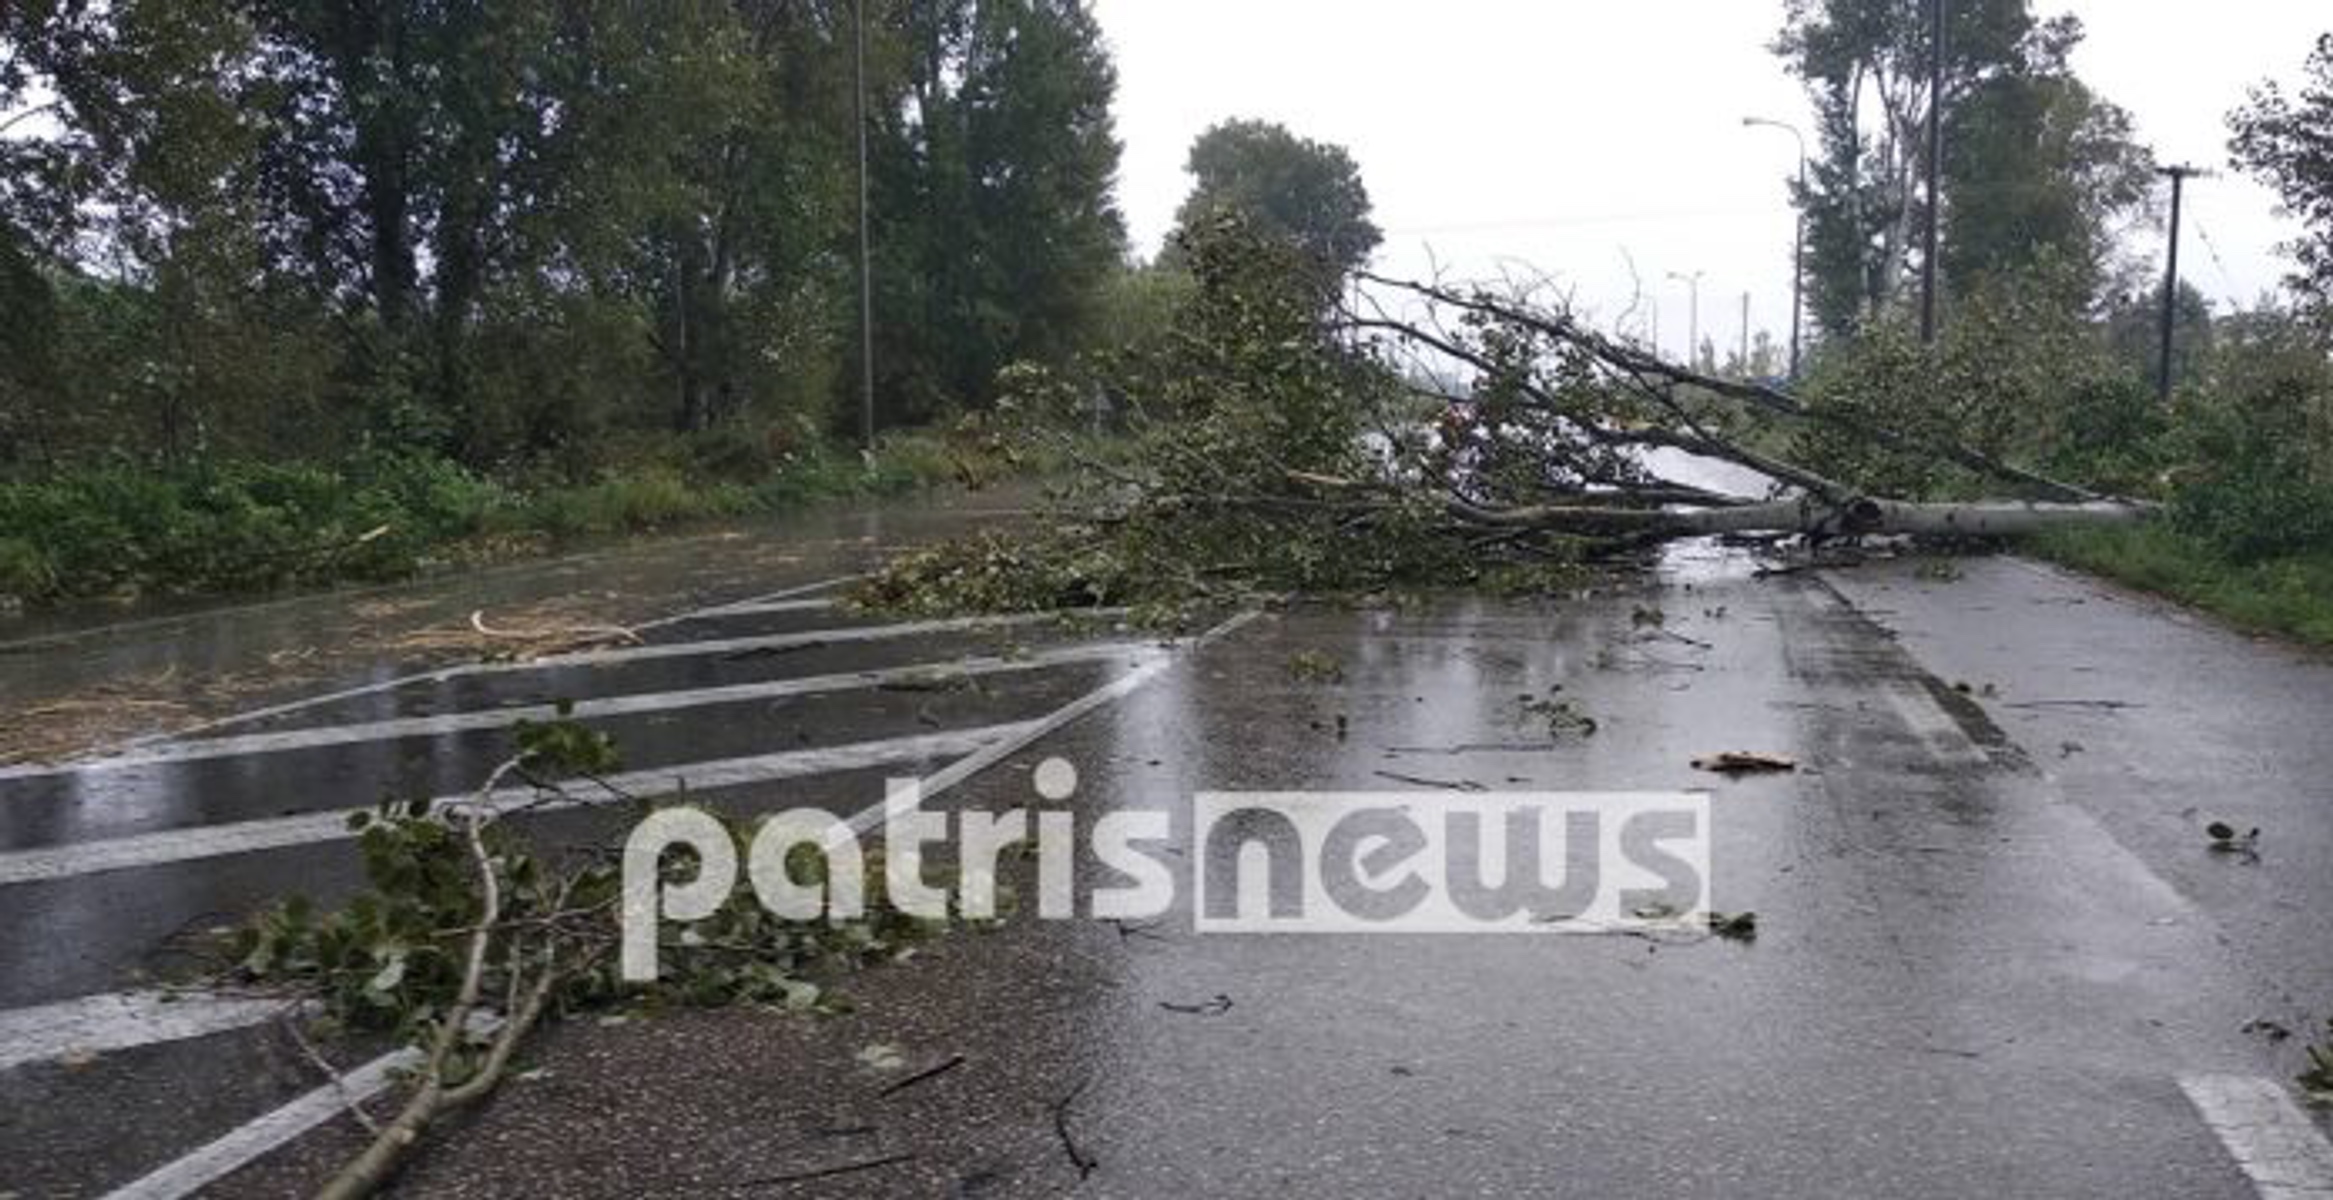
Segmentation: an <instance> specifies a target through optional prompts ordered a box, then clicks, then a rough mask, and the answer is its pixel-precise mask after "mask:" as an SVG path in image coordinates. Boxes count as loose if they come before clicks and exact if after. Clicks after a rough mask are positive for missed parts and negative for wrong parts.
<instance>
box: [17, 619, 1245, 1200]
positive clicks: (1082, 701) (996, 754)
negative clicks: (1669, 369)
mask: <svg viewBox="0 0 2333 1200" xmlns="http://www.w3.org/2000/svg"><path fill="white" fill-rule="evenodd" d="M1256 616H1257V614H1256V613H1254V612H1243V613H1239V614H1237V615H1235V616H1233V617H1231V618H1230V619H1229V620H1226V621H1224V622H1223V623H1221V624H1219V625H1217V626H1216V627H1215V628H1213V629H1210V630H1208V631H1207V632H1206V633H1204V634H1202V635H1200V636H1199V637H1198V638H1196V639H1194V640H1193V641H1192V642H1190V643H1189V649H1193V650H1196V649H1198V648H1200V647H1202V646H1205V645H1207V644H1208V643H1210V642H1213V641H1216V640H1217V639H1219V638H1222V637H1225V636H1227V635H1229V634H1231V633H1232V632H1234V631H1235V630H1237V629H1239V628H1240V627H1241V626H1243V625H1246V624H1247V623H1248V622H1249V621H1252V620H1254V619H1255V618H1256ZM1174 661H1175V660H1174V659H1169V658H1161V659H1158V660H1154V661H1152V662H1149V663H1146V664H1144V665H1143V666H1141V667H1138V668H1136V669H1134V670H1132V671H1129V672H1127V673H1126V674H1125V675H1123V676H1120V677H1119V678H1118V679H1115V680H1113V681H1111V682H1110V683H1109V684H1106V685H1104V686H1103V687H1100V688H1097V689H1095V690H1094V691H1091V692H1088V693H1087V694H1085V695H1084V696H1081V697H1079V698H1077V699H1076V700H1073V701H1070V702H1069V703H1068V704H1066V705H1063V706H1062V707H1061V708H1059V709H1056V710H1055V711H1053V712H1052V713H1050V714H1048V715H1046V716H1044V717H1041V718H1039V719H1037V720H1035V721H1029V722H1024V723H1022V724H1020V725H1017V726H998V727H995V732H997V733H998V734H999V736H998V737H996V738H995V739H994V740H993V741H991V742H989V743H987V744H985V745H983V746H981V747H978V748H975V749H973V750H972V751H971V753H970V755H969V756H968V757H966V758H963V759H961V760H959V761H957V762H954V763H951V764H949V765H948V766H947V767H944V768H942V769H941V770H939V771H937V772H934V773H933V774H931V775H929V776H926V777H925V778H924V780H923V785H922V789H921V791H922V794H923V795H925V796H933V795H937V794H939V793H941V792H944V791H946V790H948V789H949V788H952V787H954V786H956V785H957V784H959V783H962V782H964V781H965V780H966V779H969V778H971V777H972V776H973V775H974V774H976V773H978V772H979V771H981V770H984V769H986V768H987V767H990V766H993V765H995V764H996V763H997V762H999V761H1001V760H1002V759H1003V758H1004V757H1005V756H1006V755H1009V754H1012V753H1014V752H1016V751H1018V750H1020V749H1022V748H1024V747H1026V746H1028V745H1029V744H1030V743H1031V742H1034V741H1036V740H1037V739H1038V738H1041V737H1043V736H1045V735H1046V734H1048V733H1051V732H1053V731H1055V730H1058V729H1060V728H1061V727H1063V726H1065V725H1067V724H1069V723H1070V722H1072V721H1075V720H1077V719H1078V718H1079V717H1082V716H1085V715H1086V714H1088V713H1090V712H1093V711H1094V710H1096V709H1098V708H1101V707H1102V706H1104V705H1106V704H1109V703H1110V702H1112V701H1114V700H1117V699H1119V698H1121V697H1124V696H1126V695H1129V694H1131V693H1132V692H1133V691H1134V690H1135V689H1136V688H1139V687H1141V686H1142V685H1143V684H1145V683H1148V682H1149V681H1150V680H1152V679H1155V678H1157V677H1158V675H1159V674H1160V673H1162V672H1164V671H1165V670H1166V669H1167V667H1168V666H1170V665H1172V664H1173V662H1174ZM691 784H692V786H696V787H706V786H716V785H711V784H706V783H703V782H701V781H698V780H695V779H692V780H691ZM890 806H891V802H890V801H886V802H885V803H884V804H881V805H876V806H875V807H873V808H870V809H868V810H866V811H864V812H861V813H859V814H858V815H857V816H856V817H854V818H852V821H851V824H852V826H853V827H854V828H859V829H864V828H866V827H867V826H869V825H872V824H874V823H876V822H879V821H880V820H881V819H882V814H883V813H885V812H887V811H888V810H889V809H890ZM0 862H4V860H0ZM4 880H5V876H4V875H0V881H4ZM420 1061H421V1053H420V1051H418V1050H413V1049H406V1050H400V1051H396V1052H394V1053H391V1054H387V1055H384V1056H382V1057H380V1058H377V1059H375V1060H373V1061H372V1062H370V1063H367V1064H366V1065H364V1066H363V1067H360V1068H358V1069H357V1070H355V1071H352V1072H350V1073H349V1074H348V1075H346V1076H344V1077H343V1079H342V1080H341V1081H340V1082H339V1083H335V1084H327V1085H325V1086H324V1087H320V1088H318V1089H316V1090H315V1091H313V1092H310V1093H308V1094H307V1095H305V1096H302V1097H300V1098H299V1099H297V1100H294V1101H292V1102H291V1103H290V1104H286V1105H284V1106H283V1107H282V1108H278V1109H276V1110H275V1111H273V1112H270V1113H267V1114H265V1115H263V1116H261V1117H259V1118H258V1119H257V1120H254V1121H252V1122H251V1123H250V1124H247V1125H244V1126H242V1127H241V1128H239V1129H236V1130H234V1131H232V1132H230V1133H228V1134H227V1135H225V1136H224V1137H221V1138H219V1139H218V1140H217V1141H214V1142H211V1143H210V1144H209V1145H206V1146H204V1147H202V1148H201V1149H198V1150H196V1151H195V1152H194V1153H192V1154H189V1155H187V1156H186V1157H184V1158H181V1159H178V1160H177V1161H175V1162H172V1163H168V1164H166V1165H164V1166H163V1167H161V1168H159V1169H157V1170H156V1171H154V1172H153V1173H151V1174H149V1175H147V1176H145V1177H144V1178H142V1179H140V1180H138V1181H137V1182H135V1183H132V1184H130V1185H129V1186H128V1187H125V1188H122V1189H120V1190H118V1191H115V1192H113V1193H111V1195H110V1196H109V1198H108V1200H179V1198H180V1197H183V1196H189V1195H192V1194H194V1193H195V1192H197V1191H199V1190H201V1189H202V1188H205V1187H208V1186H210V1185H211V1184H212V1183H215V1182H217V1181H218V1180H220V1179H222V1178H224V1177H226V1176H227V1175H228V1174H230V1173H232V1172H234V1171H236V1170H238V1169H240V1168H242V1167H243V1166H245V1165H247V1164H249V1163H250V1162H252V1161H254V1160H255V1159H257V1158H259V1157H260V1156H261V1155H264V1154H266V1153H268V1152H269V1151H271V1150H274V1149H276V1148H277V1147H280V1146H283V1145H285V1144H286V1143H288V1142H290V1141H292V1140H293V1139H295V1138H297V1137H299V1136H300V1135H302V1134H304V1133H307V1132H308V1131H309V1130H311V1129H314V1128H316V1127H317V1126H319V1125H322V1124H324V1123H326V1122H328V1121H330V1120H332V1119H333V1118H335V1117H337V1116H339V1115H340V1114H341V1113H342V1112H343V1111H345V1110H346V1106H347V1105H348V1104H349V1103H351V1101H352V1100H363V1099H368V1098H370V1097H372V1096H374V1095H377V1094H379V1093H380V1092H382V1091H384V1090H386V1089H387V1088H388V1086H389V1085H390V1083H391V1082H392V1081H393V1080H394V1077H395V1075H396V1073H397V1072H399V1071H402V1070H407V1069H410V1068H411V1067H413V1066H415V1065H417V1064H419V1062H420Z"/></svg>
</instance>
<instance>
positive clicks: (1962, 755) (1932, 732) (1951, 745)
mask: <svg viewBox="0 0 2333 1200" xmlns="http://www.w3.org/2000/svg"><path fill="white" fill-rule="evenodd" d="M1880 694H1881V695H1882V696H1884V697H1886V698H1887V702H1888V706H1889V707H1891V708H1893V709H1895V710H1896V715H1898V716H1900V717H1902V718H1903V719H1904V724H1906V725H1909V726H1911V727H1912V733H1913V735H1914V736H1915V737H1918V738H1919V739H1920V741H1921V742H1923V743H1924V744H1926V745H1927V747H1928V751H1929V753H1931V754H1934V755H1935V756H1936V757H1937V758H1938V759H1940V760H1942V761H1944V762H1947V763H1952V764H1956V765H1960V766H1981V765H1983V764H1985V763H1988V762H1990V761H1992V760H1991V758H1990V756H1988V755H1987V754H1986V753H1985V748H1984V747H1983V746H1980V745H1978V744H1977V743H1976V740H1975V739H1974V738H1971V737H1969V735H1968V733H1967V731H1966V730H1963V729H1962V728H1961V727H1960V722H1958V721H1955V720H1953V719H1952V714H1951V713H1948V712H1946V711H1944V706H1943V705H1942V704H1940V703H1938V702H1937V699H1936V697H1935V696H1933V695H1931V694H1929V692H1928V689H1927V688H1925V687H1922V686H1921V685H1919V684H1917V683H1904V684H1900V685H1893V686H1887V687H1883V688H1881V689H1880Z"/></svg>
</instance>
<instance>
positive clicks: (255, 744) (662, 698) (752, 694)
mask: <svg viewBox="0 0 2333 1200" xmlns="http://www.w3.org/2000/svg"><path fill="white" fill-rule="evenodd" d="M1156 653H1157V651H1156V650H1155V649H1153V648H1150V647H1146V646H1144V645H1142V644H1140V643H1134V642H1108V643H1101V644H1096V645H1087V646H1068V647H1061V648H1057V649H1051V650H1042V651H1037V652H1035V653H1032V654H1028V655H1024V656H1021V657H1018V658H1000V657H995V656H981V657H977V658H967V659H959V660H956V661H953V662H941V663H928V664H915V665H910V666H904V667H885V668H881V669H877V670H872V671H851V672H845V673H840V674H833V675H808V676H803V677H800V678H796V679H772V680H765V681H762V682H759V683H740V684H730V685H727V686H724V687H710V688H691V689H687V690H684V691H677V692H642V693H636V694H633V695H626V696H603V697H599V698H597V699H591V700H578V701H575V702H574V704H572V705H571V706H570V708H569V712H568V715H569V716H570V717H572V718H573V719H575V720H591V719H595V718H603V717H621V716H633V715H637V714H641V713H658V712H670V711H675V710H678V709H686V708H702V707H706V706H710V705H716V704H736V703H742V702H745V701H750V700H771V699H778V698H781V697H786V696H813V695H821V694H824V693H829V692H846V691H859V690H863V689H867V688H879V687H887V686H893V685H897V684H900V683H909V682H914V681H916V680H919V679H934V678H936V679H941V680H946V679H950V678H955V677H972V676H983V675H996V674H1003V673H1009V672H1017V671H1034V670H1042V669H1044V668H1047V667H1053V666H1063V665H1068V664H1072V663H1081V662H1096V661H1101V660H1104V659H1110V658H1119V657H1127V656H1135V657H1138V658H1139V657H1147V656H1150V655H1154V654H1156ZM558 716H559V709H558V706H557V705H554V704H522V705H513V706H510V707H507V708H490V709H481V710H478V711H474V712H462V713H446V714H442V715H439V716H432V717H398V718H393V719H390V720H385V721H365V722H360V723H357V724H353V725H325V726H309V727H303V728H299V729H279V730H271V731H269V732H266V733H246V734H230V735H226V736H222V737H214V738H196V739H191V740H187V741H173V742H162V743H159V744H156V745H153V746H147V747H143V748H140V749H137V750H131V751H128V752H125V753H121V754H115V755H112V756H110V757H106V758H100V759H92V760H89V761H87V762H83V763H80V764H77V765H75V766H71V767H16V768H0V780H8V779H23V778H33V777H39V776H45V775H86V774H92V773H95V772H101V771H119V770H126V769H129V768H132V767H146V766H154V765H158V764H163V763H181V762H194V761H198V760H202V759H211V758H231V757H237V756H241V755H249V754H274V753H279V752H283V751H289V750H308V749H313V748H316V747H319V746H349V745H357V744H361V743H365V742H380V741H391V740H395V739H398V738H413V737H441V736H444V735H447V734H454V733H468V732H474V731H477V730H482V729H502V728H506V727H508V726H511V725H516V724H517V723H519V722H520V721H548V720H552V719H554V718H556V717H558Z"/></svg>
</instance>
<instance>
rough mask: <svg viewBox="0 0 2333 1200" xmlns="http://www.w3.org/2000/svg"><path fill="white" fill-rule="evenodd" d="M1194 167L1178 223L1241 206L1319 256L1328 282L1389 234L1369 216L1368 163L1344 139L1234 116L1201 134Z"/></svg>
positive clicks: (1271, 230)
mask: <svg viewBox="0 0 2333 1200" xmlns="http://www.w3.org/2000/svg"><path fill="white" fill-rule="evenodd" d="M1187 169H1188V170H1189V172H1190V174H1191V177H1192V181H1193V182H1192V187H1191V194H1190V196H1189V197H1188V198H1186V199H1185V200H1184V201H1183V206H1182V209H1181V211H1180V212H1179V213H1178V214H1177V216H1176V225H1177V228H1178V229H1179V230H1181V231H1184V232H1188V231H1191V230H1194V229H1196V228H1198V227H1199V226H1200V225H1202V224H1203V223H1205V222H1206V221H1208V220H1209V219H1211V218H1214V217H1217V216H1221V215H1223V214H1225V213H1233V214H1237V215H1238V216H1240V217H1242V218H1244V219H1245V220H1246V221H1247V222H1248V223H1249V224H1250V225H1252V226H1253V227H1254V228H1256V229H1257V230H1259V231H1261V232H1263V233H1265V234H1267V235H1270V236H1273V237H1276V238H1279V239H1282V240H1284V241H1286V242H1287V243H1289V244H1291V245H1293V246H1294V247H1295V248H1296V249H1297V250H1298V251H1300V252H1301V254H1302V255H1303V258H1304V260H1305V261H1307V262H1310V263H1314V264H1318V268H1319V270H1320V271H1321V273H1322V282H1324V283H1332V284H1333V283H1334V282H1335V281H1337V280H1341V279H1343V278H1344V277H1345V276H1347V275H1349V274H1351V273H1352V272H1353V271H1355V270H1358V269H1359V268H1360V267H1361V266H1362V265H1364V264H1365V263H1367V262H1368V261H1369V255H1370V254H1371V253H1372V252H1373V251H1375V250H1376V249H1377V245H1378V243H1379V242H1381V241H1383V240H1384V235H1383V234H1382V233H1381V232H1379V230H1378V228H1377V226H1376V224H1375V223H1374V222H1372V221H1371V220H1370V205H1369V189H1368V188H1367V187H1366V186H1365V185H1363V183H1362V182H1361V168H1360V166H1359V165H1358V164H1356V163H1355V162H1354V161H1353V156H1352V155H1351V154H1350V153H1348V152H1347V151H1346V150H1345V148H1344V147H1342V146H1336V145H1330V144H1328V143H1325V142H1316V141H1313V140H1311V139H1309V138H1303V137H1298V136H1297V135H1295V134H1293V133H1290V132H1289V131H1288V130H1287V129H1286V128H1284V127H1282V126H1280V125H1276V124H1273V123H1271V122H1269V121H1250V120H1230V121H1224V122H1222V123H1220V124H1217V125H1215V126H1214V127H1212V128H1210V129H1208V130H1207V132H1205V133H1202V134H1200V135H1199V138H1198V140H1197V141H1195V142H1193V143H1192V145H1191V157H1190V160H1189V163H1188V164H1187Z"/></svg>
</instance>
